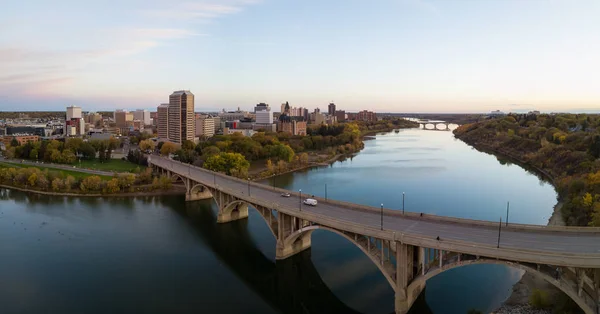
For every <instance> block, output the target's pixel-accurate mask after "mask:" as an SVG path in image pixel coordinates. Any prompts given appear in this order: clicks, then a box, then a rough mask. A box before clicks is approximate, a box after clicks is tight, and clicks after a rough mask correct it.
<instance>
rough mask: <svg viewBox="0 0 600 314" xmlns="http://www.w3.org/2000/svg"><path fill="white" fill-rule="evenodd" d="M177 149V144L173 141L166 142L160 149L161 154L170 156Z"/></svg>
mask: <svg viewBox="0 0 600 314" xmlns="http://www.w3.org/2000/svg"><path fill="white" fill-rule="evenodd" d="M176 150H177V145H175V143H171V142H165V143H164V144H163V145H162V148H161V149H160V154H161V155H163V156H169V155H170V154H172V153H174V152H175V151H176Z"/></svg>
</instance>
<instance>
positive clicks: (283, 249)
mask: <svg viewBox="0 0 600 314" xmlns="http://www.w3.org/2000/svg"><path fill="white" fill-rule="evenodd" d="M310 246H311V240H310V235H309V236H303V237H299V238H298V240H296V241H295V242H294V243H292V244H287V245H286V244H285V241H277V247H276V249H275V259H278V260H281V259H286V258H288V257H291V256H293V255H296V254H298V253H300V252H302V251H304V250H306V249H310Z"/></svg>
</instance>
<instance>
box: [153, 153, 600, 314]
mask: <svg viewBox="0 0 600 314" xmlns="http://www.w3.org/2000/svg"><path fill="white" fill-rule="evenodd" d="M148 163H149V165H150V166H151V167H152V168H153V169H154V170H155V171H156V172H158V173H161V174H163V175H167V176H170V177H171V178H172V179H173V180H174V181H183V183H184V184H185V187H186V200H188V201H193V200H199V199H207V198H212V199H214V200H215V202H216V204H217V206H218V208H219V211H218V215H217V222H219V223H227V222H231V221H234V220H238V219H244V218H246V217H248V209H249V207H253V208H255V209H256V211H257V212H258V213H259V214H260V216H261V217H262V218H263V219H264V220H265V222H266V224H267V226H268V227H269V230H270V231H271V233H272V234H273V236H274V237H275V239H276V259H278V260H281V259H286V258H288V257H291V256H293V255H296V254H298V253H300V252H302V251H303V250H306V249H308V248H310V245H311V234H312V232H313V231H315V230H327V231H330V232H333V233H336V234H338V235H340V236H342V237H344V238H345V239H347V240H348V241H350V242H351V243H353V244H354V245H356V246H357V247H358V248H359V249H360V250H361V251H362V252H363V253H365V255H366V256H367V257H369V258H370V259H371V261H372V262H373V263H374V264H375V265H376V266H377V267H378V268H379V270H380V271H381V272H382V274H383V275H384V277H385V278H386V279H387V281H388V283H389V284H390V286H391V287H392V289H393V290H394V292H395V300H394V304H395V309H396V313H407V312H408V310H409V309H410V307H411V305H412V303H413V302H414V301H415V299H416V298H417V297H418V296H419V294H420V293H421V291H422V290H423V288H424V287H425V283H426V281H427V280H428V279H430V278H432V277H434V276H436V275H438V274H440V273H442V272H444V271H447V270H450V269H453V268H456V267H462V266H466V265H473V264H502V265H507V266H509V267H513V268H518V269H522V270H525V271H527V272H531V273H533V274H535V275H537V276H539V277H541V278H543V279H544V280H546V281H548V282H549V283H551V284H552V285H554V286H556V287H557V288H559V289H560V290H562V291H563V292H565V293H566V294H567V295H568V296H569V297H571V298H572V299H573V300H574V301H575V302H576V303H577V304H578V305H579V306H580V307H581V309H582V310H583V311H584V312H585V313H586V314H593V313H595V314H600V228H588V227H545V226H536V225H523V224H513V223H510V224H504V225H502V224H498V223H493V222H486V221H478V220H469V219H459V218H452V217H441V216H435V215H427V214H419V213H411V212H406V213H403V212H402V211H399V210H392V209H386V208H383V206H381V207H380V208H377V207H370V206H364V205H358V204H353V203H347V202H341V201H337V200H331V199H323V198H320V197H314V198H315V199H317V200H318V201H319V204H318V206H315V207H312V206H306V205H304V204H302V199H303V195H302V191H298V192H292V191H286V190H283V189H279V188H275V187H271V186H267V185H264V184H258V183H255V182H251V181H249V180H248V181H247V180H241V179H237V178H233V177H230V176H226V175H223V174H220V173H216V172H212V171H208V170H206V169H202V168H198V167H194V166H191V165H188V164H183V163H180V162H177V161H174V160H170V159H167V158H163V157H158V156H150V157H149V158H148ZM284 192H288V193H290V194H291V195H292V196H291V197H289V198H285V197H281V193H284ZM438 237H439V240H438Z"/></svg>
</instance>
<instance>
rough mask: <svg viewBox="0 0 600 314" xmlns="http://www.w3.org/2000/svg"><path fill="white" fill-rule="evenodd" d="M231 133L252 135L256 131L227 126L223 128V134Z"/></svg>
mask: <svg viewBox="0 0 600 314" xmlns="http://www.w3.org/2000/svg"><path fill="white" fill-rule="evenodd" d="M233 133H241V134H242V135H244V136H252V135H254V134H255V133H256V131H254V130H250V129H230V128H227V127H226V128H223V135H231V134H233Z"/></svg>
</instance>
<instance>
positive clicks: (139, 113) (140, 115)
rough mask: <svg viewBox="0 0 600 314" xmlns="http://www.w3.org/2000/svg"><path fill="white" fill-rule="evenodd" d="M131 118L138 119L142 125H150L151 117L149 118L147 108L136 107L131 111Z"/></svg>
mask: <svg viewBox="0 0 600 314" xmlns="http://www.w3.org/2000/svg"><path fill="white" fill-rule="evenodd" d="M133 119H134V120H139V121H140V122H142V123H143V125H151V124H152V119H151V118H150V112H149V111H148V110H143V109H138V110H136V111H134V112H133Z"/></svg>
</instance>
